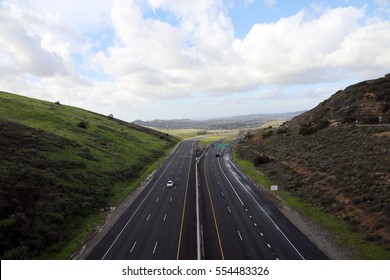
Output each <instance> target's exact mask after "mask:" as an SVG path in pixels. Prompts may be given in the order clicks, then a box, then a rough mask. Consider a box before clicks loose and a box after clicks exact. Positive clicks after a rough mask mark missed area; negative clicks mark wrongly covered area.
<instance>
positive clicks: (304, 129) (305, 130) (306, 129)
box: [299, 119, 330, 135]
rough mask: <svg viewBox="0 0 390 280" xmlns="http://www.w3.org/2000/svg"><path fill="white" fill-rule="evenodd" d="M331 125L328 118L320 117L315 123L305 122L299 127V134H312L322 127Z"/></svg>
mask: <svg viewBox="0 0 390 280" xmlns="http://www.w3.org/2000/svg"><path fill="white" fill-rule="evenodd" d="M329 125H330V121H328V120H327V119H320V120H318V121H316V122H314V123H308V124H303V125H302V126H301V127H300V128H299V134H301V135H310V134H314V133H316V132H318V131H320V130H321V129H324V128H327V127H328V126H329Z"/></svg>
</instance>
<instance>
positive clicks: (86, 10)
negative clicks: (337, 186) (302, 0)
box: [0, 0, 390, 111]
mask: <svg viewBox="0 0 390 280" xmlns="http://www.w3.org/2000/svg"><path fill="white" fill-rule="evenodd" d="M9 2H10V3H13V4H7V3H4V2H3V3H1V4H0V18H2V24H1V25H0V37H1V38H2V44H0V87H1V89H2V90H9V91H17V92H22V93H26V94H28V95H31V96H36V97H40V96H50V97H51V98H50V99H51V100H53V99H54V100H60V101H62V102H64V103H67V102H69V103H71V104H73V105H75V104H81V103H83V102H85V103H87V104H90V106H93V107H96V108H102V104H109V105H112V106H114V104H118V106H130V105H129V104H132V106H133V105H134V104H144V103H145V102H148V101H150V100H164V99H167V100H173V99H183V98H190V97H192V96H194V95H196V93H203V94H205V95H208V96H211V97H214V96H218V97H221V96H228V97H226V98H232V100H233V103H237V100H239V96H240V95H244V93H245V92H248V91H257V92H261V93H260V94H258V95H257V97H262V98H265V97H267V96H268V97H267V98H268V99H270V97H271V96H273V98H275V96H277V97H278V98H279V99H284V98H286V95H285V94H283V93H282V92H273V93H272V92H262V91H261V90H260V89H259V87H261V86H263V85H279V87H281V88H283V87H284V88H285V87H289V86H293V85H300V84H305V85H313V87H317V86H316V85H317V84H319V83H321V82H330V81H332V82H334V81H340V80H343V79H345V78H348V79H350V78H355V77H356V76H358V77H360V78H361V79H365V78H374V77H376V76H378V77H379V76H381V75H383V74H385V73H387V72H388V65H390V49H389V48H388V46H389V45H390V32H388V31H389V30H390V21H389V20H385V19H383V18H382V19H381V18H375V17H373V16H368V15H367V11H366V9H365V8H356V7H344V8H334V9H330V8H324V7H322V6H315V7H314V6H312V7H311V8H308V9H307V10H302V11H300V12H298V13H296V14H294V15H291V16H289V17H285V18H281V19H279V20H276V21H274V22H270V23H267V24H265V23H263V24H255V25H253V27H252V29H251V30H250V32H249V33H248V34H247V35H246V36H245V37H244V38H243V39H237V38H235V37H234V24H233V22H232V21H231V19H230V17H229V14H228V13H229V10H228V8H227V7H226V6H225V5H227V4H226V2H225V1H223V0H207V1H206V0H200V1H193V0H185V1H175V0H148V1H141V0H112V1H105V0H96V1H89V0H67V1H44V0H26V1H22V0H13V1H11V0H10V1H9ZM266 2H267V3H268V4H269V5H271V6H274V5H276V2H277V1H266ZM387 2H388V1H377V3H378V4H381V5H385V4H386V3H387ZM243 3H244V4H246V5H250V4H251V3H252V0H243ZM278 5H281V4H278ZM159 14H164V15H165V17H158V15H159ZM101 32H103V33H101ZM107 34H111V35H107ZM107 36H108V37H110V36H113V38H108V39H105V38H106V37H107ZM97 45H99V46H98V47H97ZM100 45H102V46H100ZM103 45H104V46H103ZM94 74H98V75H97V76H95V77H94ZM101 77H104V79H101ZM48 92H49V93H48ZM233 94H237V95H234V98H233V97H232V96H233ZM296 97H297V98H307V96H301V97H299V96H296ZM267 98H266V99H267ZM255 99H256V98H255ZM86 100H88V102H86ZM302 100H303V99H302ZM301 104H304V102H301ZM99 106H100V107H99ZM253 106H254V105H253ZM83 107H85V106H83ZM89 108H90V107H89ZM90 109H92V108H90ZM96 110H98V109H96ZM123 111H125V110H124V109H123Z"/></svg>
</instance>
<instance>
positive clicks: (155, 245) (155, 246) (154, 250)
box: [152, 242, 158, 255]
mask: <svg viewBox="0 0 390 280" xmlns="http://www.w3.org/2000/svg"><path fill="white" fill-rule="evenodd" d="M157 243H158V242H156V244H154V249H153V253H152V254H153V255H154V253H155V252H156V248H157Z"/></svg>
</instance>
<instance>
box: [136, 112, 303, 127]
mask: <svg viewBox="0 0 390 280" xmlns="http://www.w3.org/2000/svg"><path fill="white" fill-rule="evenodd" d="M301 113H302V111H300V112H292V113H284V114H256V115H246V116H237V117H229V118H218V119H209V120H202V121H196V120H190V119H176V120H153V121H142V120H136V121H134V122H133V123H135V124H137V125H142V126H146V127H153V128H158V129H191V128H193V129H204V130H219V129H244V128H256V127H260V126H261V125H262V124H264V123H265V122H268V121H270V120H284V121H287V120H290V119H291V118H292V117H294V116H297V115H299V114H301Z"/></svg>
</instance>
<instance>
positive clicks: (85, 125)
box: [77, 120, 89, 129]
mask: <svg viewBox="0 0 390 280" xmlns="http://www.w3.org/2000/svg"><path fill="white" fill-rule="evenodd" d="M88 124H89V122H88V121H86V120H84V121H81V122H79V123H78V124H77V126H78V127H81V128H84V129H87V128H88Z"/></svg>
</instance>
